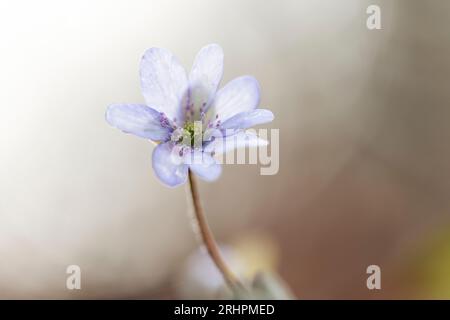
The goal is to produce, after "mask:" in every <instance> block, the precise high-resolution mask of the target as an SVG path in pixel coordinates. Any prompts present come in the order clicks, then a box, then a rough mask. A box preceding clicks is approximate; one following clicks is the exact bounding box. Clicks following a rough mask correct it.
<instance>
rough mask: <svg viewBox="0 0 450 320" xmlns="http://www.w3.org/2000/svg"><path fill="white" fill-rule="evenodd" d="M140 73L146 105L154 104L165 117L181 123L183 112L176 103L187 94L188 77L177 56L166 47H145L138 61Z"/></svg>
mask: <svg viewBox="0 0 450 320" xmlns="http://www.w3.org/2000/svg"><path fill="white" fill-rule="evenodd" d="M140 76H141V89H142V94H143V95H144V98H145V102H146V104H147V105H149V106H155V109H156V110H158V111H160V112H164V113H165V114H166V115H167V117H168V118H169V119H171V120H173V119H174V118H175V119H176V120H177V122H178V123H180V122H182V121H183V118H184V113H183V112H182V108H181V106H180V104H181V100H182V99H183V97H184V95H186V94H187V88H188V80H187V76H186V71H185V70H184V68H183V67H182V66H181V64H180V63H179V62H178V59H177V58H176V57H175V56H174V55H173V54H172V53H171V52H170V51H168V50H166V49H161V48H151V49H148V50H147V51H146V52H145V53H144V56H143V57H142V60H141V65H140Z"/></svg>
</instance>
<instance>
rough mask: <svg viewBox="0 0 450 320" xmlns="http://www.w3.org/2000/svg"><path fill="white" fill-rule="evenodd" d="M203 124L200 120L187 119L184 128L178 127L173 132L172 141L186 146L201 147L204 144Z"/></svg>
mask: <svg viewBox="0 0 450 320" xmlns="http://www.w3.org/2000/svg"><path fill="white" fill-rule="evenodd" d="M202 136H203V132H202V124H201V122H200V121H197V122H190V121H187V122H186V123H185V124H184V126H183V128H178V129H176V130H175V131H174V132H173V133H172V138H171V139H172V141H174V142H175V143H176V144H181V145H184V146H186V147H192V148H196V147H201V146H202Z"/></svg>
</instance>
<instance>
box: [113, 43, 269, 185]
mask: <svg viewBox="0 0 450 320" xmlns="http://www.w3.org/2000/svg"><path fill="white" fill-rule="evenodd" d="M222 73H223V51H222V48H221V47H220V46H218V45H216V44H210V45H208V46H206V47H204V48H202V49H201V50H200V52H199V53H198V54H197V56H196V58H195V61H194V65H193V67H192V70H191V72H190V74H189V76H188V75H187V74H186V71H185V70H184V68H183V67H182V66H181V64H180V63H179V62H178V60H177V58H176V57H175V56H174V55H173V54H172V53H171V52H169V51H168V50H166V49H161V48H151V49H148V50H147V51H146V52H145V54H144V56H143V57H142V60H141V64H140V78H141V90H142V93H143V95H144V99H145V103H146V104H145V105H144V104H113V105H111V106H109V107H108V109H107V111H106V120H107V121H108V122H109V123H110V124H111V125H112V126H114V127H117V128H119V129H121V130H122V131H124V132H126V133H131V134H134V135H136V136H138V137H141V138H145V139H149V140H152V141H154V142H156V143H157V146H156V148H155V149H154V150H153V156H152V162H153V169H154V170H155V173H156V175H157V176H158V178H159V179H160V180H161V181H162V182H163V183H164V184H166V185H168V186H171V187H174V186H177V185H180V184H183V183H184V182H186V179H187V172H188V169H190V170H192V172H194V173H195V174H196V175H198V176H199V177H200V178H202V179H204V180H206V181H212V180H215V179H217V178H218V177H219V176H220V173H221V165H220V164H219V163H217V161H216V159H214V157H213V156H214V154H216V153H219V152H226V151H228V150H230V149H231V148H235V147H240V146H246V145H247V146H258V145H262V144H267V141H265V140H263V139H260V138H258V137H257V136H255V135H251V134H248V133H243V132H244V130H245V129H247V128H250V127H251V126H254V125H257V124H262V123H266V122H270V121H272V120H273V114H272V112H271V111H269V110H265V109H257V107H258V104H259V99H260V92H259V90H260V89H259V85H258V82H257V81H256V79H255V78H253V77H251V76H242V77H239V78H236V79H234V80H232V81H230V82H229V83H228V84H227V85H225V86H224V87H223V88H221V89H220V90H217V89H218V86H219V83H220V80H221V78H222ZM198 124H200V125H201V128H200V129H199V127H198ZM231 138H233V141H234V143H233V144H231V143H228V144H227V143H226V141H227V140H230V139H231ZM197 141H199V143H198V142H197Z"/></svg>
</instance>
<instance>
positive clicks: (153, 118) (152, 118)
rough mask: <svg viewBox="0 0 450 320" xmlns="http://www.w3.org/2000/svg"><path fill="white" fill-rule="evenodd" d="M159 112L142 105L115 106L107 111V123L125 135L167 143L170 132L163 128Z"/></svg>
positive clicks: (111, 106)
mask: <svg viewBox="0 0 450 320" xmlns="http://www.w3.org/2000/svg"><path fill="white" fill-rule="evenodd" d="M159 119H160V114H159V112H158V111H156V110H154V109H152V108H150V107H147V106H145V105H141V104H113V105H110V106H109V107H108V109H107V110H106V121H108V123H109V124H110V125H112V126H113V127H116V128H118V129H120V130H122V131H123V132H125V133H131V134H134V135H136V136H138V137H141V138H145V139H152V140H154V141H165V140H167V139H168V138H169V136H170V130H169V128H167V127H165V128H164V127H162V126H161V122H160V120H159Z"/></svg>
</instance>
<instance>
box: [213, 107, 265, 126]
mask: <svg viewBox="0 0 450 320" xmlns="http://www.w3.org/2000/svg"><path fill="white" fill-rule="evenodd" d="M273 119H274V116H273V113H272V111H270V110H267V109H255V110H252V111H246V112H241V113H238V114H236V115H234V116H233V117H231V118H229V119H228V120H227V121H225V122H224V123H223V124H222V125H221V126H220V127H221V128H222V129H247V128H250V127H253V126H256V125H258V124H262V123H266V122H270V121H272V120H273Z"/></svg>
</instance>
